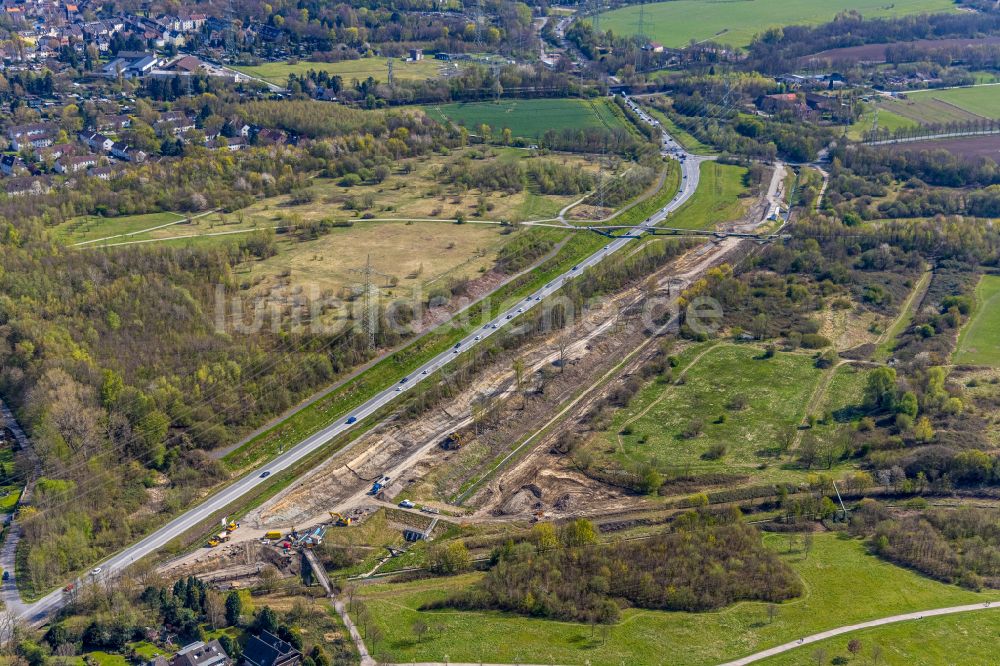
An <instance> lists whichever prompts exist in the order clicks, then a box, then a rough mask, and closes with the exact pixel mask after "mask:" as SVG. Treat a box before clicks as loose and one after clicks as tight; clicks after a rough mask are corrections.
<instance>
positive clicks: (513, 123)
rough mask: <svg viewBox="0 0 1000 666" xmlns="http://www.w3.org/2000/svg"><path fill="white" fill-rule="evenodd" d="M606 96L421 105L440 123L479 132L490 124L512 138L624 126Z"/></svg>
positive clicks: (497, 130) (492, 127)
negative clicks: (593, 98) (595, 98)
mask: <svg viewBox="0 0 1000 666" xmlns="http://www.w3.org/2000/svg"><path fill="white" fill-rule="evenodd" d="M608 104H609V102H608V100H606V99H603V98H602V99H598V100H582V99H525V100H517V99H512V100H503V101H501V102H499V103H494V102H456V103H452V104H439V105H433V106H425V107H423V109H424V111H425V112H426V113H427V114H428V115H429V116H431V117H432V118H434V119H435V120H438V121H440V122H444V123H449V122H450V123H454V124H456V125H460V126H464V127H465V128H467V129H468V130H469V131H470V132H472V133H474V134H475V133H478V131H479V129H478V128H479V126H480V125H482V124H486V125H489V126H490V128H491V129H492V130H493V132H499V131H501V130H502V129H504V128H507V129H510V131H511V133H512V134H513V135H514V136H515V137H521V138H529V139H531V138H538V137H540V136H541V135H542V134H544V133H545V132H546V131H547V130H550V129H552V130H557V131H558V130H561V129H567V128H572V129H580V128H585V127H614V126H616V125H617V126H618V127H624V125H623V124H622V121H621V120H620V118H619V117H618V116H617V115H616V114H615V113H614V112H613V111H612V110H611V109H610V108H608V106H607V105H608Z"/></svg>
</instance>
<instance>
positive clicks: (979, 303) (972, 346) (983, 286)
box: [954, 275, 1000, 367]
mask: <svg viewBox="0 0 1000 666" xmlns="http://www.w3.org/2000/svg"><path fill="white" fill-rule="evenodd" d="M954 362H955V363H956V364H968V365H989V366H993V367H998V366H1000V275H984V276H983V277H982V278H980V280H979V284H978V285H976V309H975V311H974V313H973V316H972V318H971V319H970V320H969V322H968V323H967V324H966V325H965V327H964V328H963V329H962V332H961V333H960V334H959V336H958V345H957V347H956V350H955V356H954Z"/></svg>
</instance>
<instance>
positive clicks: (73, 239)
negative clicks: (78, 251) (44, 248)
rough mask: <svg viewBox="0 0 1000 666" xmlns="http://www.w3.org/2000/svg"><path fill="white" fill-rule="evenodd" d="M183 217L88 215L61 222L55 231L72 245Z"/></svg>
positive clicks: (56, 234)
mask: <svg viewBox="0 0 1000 666" xmlns="http://www.w3.org/2000/svg"><path fill="white" fill-rule="evenodd" d="M183 219H185V218H184V216H183V215H180V214H178V213H148V214H146V215H122V216H120V217H98V216H96V215H87V216H84V217H78V218H76V219H73V220H70V221H69V222H64V223H63V224H60V225H59V226H58V227H56V228H55V230H54V233H55V237H56V238H57V239H59V240H61V241H63V242H64V243H67V244H70V245H72V244H74V243H83V242H86V241H94V240H98V239H101V238H108V237H111V236H121V235H124V234H136V235H139V234H138V233H137V232H141V231H142V230H144V229H152V228H154V227H160V226H162V225H164V224H170V223H171V222H179V221H181V220H183ZM118 240H124V239H118Z"/></svg>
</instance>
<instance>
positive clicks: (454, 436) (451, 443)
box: [440, 432, 465, 451]
mask: <svg viewBox="0 0 1000 666" xmlns="http://www.w3.org/2000/svg"><path fill="white" fill-rule="evenodd" d="M464 443H465V442H464V441H463V438H462V434H461V433H459V432H453V433H451V434H450V435H448V436H447V437H445V438H444V439H442V440H441V442H440V446H441V448H442V449H444V450H445V451H457V450H458V449H460V448H462V445H463V444H464Z"/></svg>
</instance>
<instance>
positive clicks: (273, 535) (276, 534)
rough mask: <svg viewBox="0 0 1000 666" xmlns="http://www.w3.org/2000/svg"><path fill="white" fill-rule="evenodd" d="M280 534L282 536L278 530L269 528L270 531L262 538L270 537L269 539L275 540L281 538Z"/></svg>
mask: <svg viewBox="0 0 1000 666" xmlns="http://www.w3.org/2000/svg"><path fill="white" fill-rule="evenodd" d="M281 536H282V535H281V532H279V531H278V530H271V531H270V532H268V533H266V534H265V535H264V538H265V539H270V540H271V541H277V540H278V539H280V538H281Z"/></svg>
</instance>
